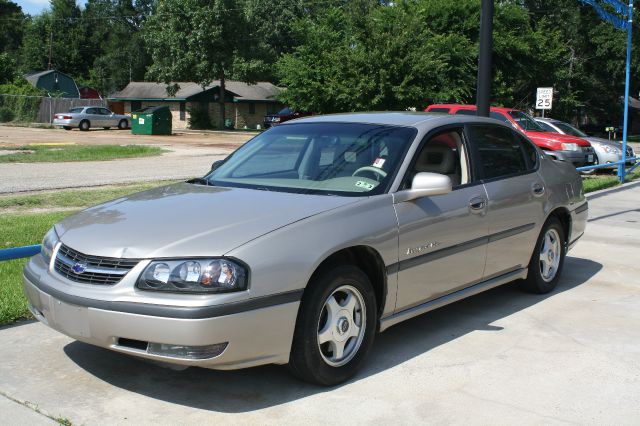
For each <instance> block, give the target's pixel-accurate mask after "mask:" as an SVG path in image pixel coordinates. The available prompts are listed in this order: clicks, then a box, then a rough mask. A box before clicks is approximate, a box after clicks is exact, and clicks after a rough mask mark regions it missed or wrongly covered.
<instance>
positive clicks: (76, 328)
mask: <svg viewBox="0 0 640 426" xmlns="http://www.w3.org/2000/svg"><path fill="white" fill-rule="evenodd" d="M62 279H63V278H61V277H57V276H56V273H51V272H50V271H48V268H47V266H46V265H45V264H44V262H43V260H42V258H41V256H40V255H37V256H34V257H33V258H32V259H31V260H30V261H29V263H28V264H27V266H26V267H25V271H24V279H23V283H24V291H25V294H26V296H27V299H28V301H29V310H30V311H31V313H32V314H33V315H34V317H36V318H37V319H38V320H39V321H40V322H42V323H43V324H46V325H48V326H49V327H51V328H53V329H55V330H57V331H59V332H61V333H64V334H66V335H67V336H70V337H72V338H74V339H77V340H80V341H82V342H85V343H89V344H92V345H96V346H100V347H103V348H107V349H111V350H114V351H118V352H123V353H127V354H130V355H134V356H138V357H142V358H147V359H152V360H156V361H161V362H167V363H172V364H179V365H184V366H198V367H205V368H214V369H223V370H227V369H237V368H244V367H251V366H255V365H261V364H285V363H287V362H288V360H289V352H290V349H291V342H292V339H293V331H294V327H295V321H296V317H297V313H298V307H299V304H300V302H299V297H300V294H296V295H288V296H286V297H280V299H279V300H275V302H276V304H273V302H274V300H273V297H271V298H272V301H271V304H270V303H264V301H262V302H261V303H256V302H251V299H249V301H247V302H243V305H242V307H241V308H239V307H240V304H237V303H236V304H226V305H217V306H205V307H201V309H198V310H193V309H190V308H188V307H180V306H158V305H149V304H144V303H138V304H136V303H131V302H122V303H118V302H107V301H101V300H95V299H86V298H82V297H78V296H75V295H71V294H69V293H66V292H64V291H63V289H64V287H65V285H66V284H64V283H62V285H61V280H62ZM279 302H283V303H279ZM247 303H248V304H247ZM251 303H253V305H252V304H251ZM136 305H138V306H136ZM230 305H234V306H230ZM145 306H146V310H145ZM110 307H111V308H113V309H110ZM238 311H240V312H238ZM139 312H147V313H148V314H141V313H139ZM202 313H208V314H207V315H209V316H208V317H207V315H202ZM159 314H163V315H164V316H159ZM224 343H227V345H226V346H224V345H222V348H223V350H222V352H221V353H219V354H217V355H215V356H212V357H210V358H204V359H202V358H199V359H192V358H187V357H177V356H169V355H159V354H157V353H151V352H153V351H152V350H151V345H150V344H166V345H179V346H188V347H204V346H212V345H220V344H224ZM156 346H157V345H156Z"/></svg>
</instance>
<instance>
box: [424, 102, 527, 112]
mask: <svg viewBox="0 0 640 426" xmlns="http://www.w3.org/2000/svg"><path fill="white" fill-rule="evenodd" d="M427 108H449V109H456V110H458V109H468V110H476V109H477V107H476V106H475V105H467V104H433V105H429V106H428V107H427ZM490 111H491V112H504V113H507V112H511V111H520V110H519V109H517V108H506V107H497V106H492V107H490Z"/></svg>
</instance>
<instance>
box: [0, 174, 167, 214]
mask: <svg viewBox="0 0 640 426" xmlns="http://www.w3.org/2000/svg"><path fill="white" fill-rule="evenodd" d="M174 182H176V181H156V182H148V183H135V184H130V185H117V186H109V187H100V188H93V189H70V190H65V191H50V192H39V193H36V194H22V195H0V214H3V213H14V212H16V211H18V212H19V211H24V210H30V209H62V208H64V209H70V208H74V207H77V208H78V209H81V208H84V207H87V206H91V205H94V204H99V203H103V202H105V201H109V200H113V199H115V198H120V197H122V196H125V195H129V194H133V193H134V192H140V191H144V190H146V189H150V188H155V187H158V186H162V185H169V184H171V183H174Z"/></svg>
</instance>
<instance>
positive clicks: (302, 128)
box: [197, 123, 417, 197]
mask: <svg viewBox="0 0 640 426" xmlns="http://www.w3.org/2000/svg"><path fill="white" fill-rule="evenodd" d="M416 133H417V130H416V129H415V128H412V127H397V126H383V125H372V124H359V123H299V124H290V125H283V126H278V127H274V128H272V129H270V130H268V131H266V132H264V133H262V134H260V135H258V136H256V137H255V138H254V139H252V140H251V141H249V142H248V143H246V144H245V145H243V146H242V147H240V148H239V149H238V150H237V151H235V152H234V153H233V154H232V155H231V156H229V157H227V159H226V160H225V162H224V163H223V164H222V165H220V166H219V167H218V168H216V169H215V170H214V171H212V172H211V173H210V174H209V175H207V176H206V177H205V178H204V179H205V180H204V182H197V183H206V184H209V185H215V186H223V187H240V188H251V189H261V190H268V191H280V192H293V193H305V194H323V195H342V196H350V197H358V196H369V195H376V194H382V193H384V192H386V191H387V190H388V187H389V186H390V184H391V181H392V180H393V177H394V176H395V174H396V171H397V169H398V167H399V165H400V163H401V162H402V159H403V158H404V155H405V153H406V151H407V149H408V147H409V145H410V144H411V142H412V141H413V139H414V137H415V135H416Z"/></svg>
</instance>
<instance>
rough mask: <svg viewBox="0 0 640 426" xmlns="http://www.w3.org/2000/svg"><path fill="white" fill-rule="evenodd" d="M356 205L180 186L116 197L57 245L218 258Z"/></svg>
mask: <svg viewBox="0 0 640 426" xmlns="http://www.w3.org/2000/svg"><path fill="white" fill-rule="evenodd" d="M355 202H358V198H351V197H331V196H322V195H306V194H290V193H283V192H273V191H271V192H269V191H259V190H251V189H241V188H222V187H212V186H202V185H192V184H187V183H179V184H175V185H170V186H166V187H161V188H156V189H152V190H149V191H145V192H140V193H137V194H133V195H130V196H128V197H124V198H119V199H117V200H113V201H111V202H108V203H105V204H101V205H98V206H95V207H92V208H89V209H87V210H83V211H82V212H80V213H78V214H75V215H73V216H70V217H68V218H66V219H64V220H63V221H62V222H60V223H58V224H57V225H56V231H57V232H58V235H59V236H60V239H61V241H62V242H63V243H64V244H65V245H67V246H69V247H71V248H73V249H74V250H77V251H79V252H82V253H85V254H90V255H96V256H105V257H117V258H119V257H123V258H152V257H177V256H180V257H182V256H220V255H223V254H225V253H227V252H229V251H230V250H232V249H234V248H236V247H238V246H240V245H242V244H244V243H246V242H248V241H250V240H252V239H255V238H257V237H259V236H261V235H264V234H267V233H269V232H271V231H273V230H275V229H278V228H281V227H283V226H286V225H288V224H290V223H293V222H296V221H299V220H302V219H304V218H307V217H310V216H313V215H316V214H318V213H321V212H324V211H328V210H332V209H335V208H337V207H340V206H343V205H346V204H350V203H355Z"/></svg>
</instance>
